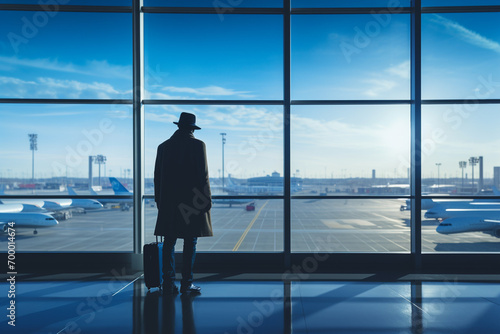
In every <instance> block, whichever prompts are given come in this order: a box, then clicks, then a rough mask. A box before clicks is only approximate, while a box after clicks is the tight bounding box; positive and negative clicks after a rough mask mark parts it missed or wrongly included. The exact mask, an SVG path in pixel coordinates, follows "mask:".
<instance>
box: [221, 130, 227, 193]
mask: <svg viewBox="0 0 500 334" xmlns="http://www.w3.org/2000/svg"><path fill="white" fill-rule="evenodd" d="M220 135H221V136H222V191H224V144H226V135H227V134H226V133H224V132H221V133H220Z"/></svg>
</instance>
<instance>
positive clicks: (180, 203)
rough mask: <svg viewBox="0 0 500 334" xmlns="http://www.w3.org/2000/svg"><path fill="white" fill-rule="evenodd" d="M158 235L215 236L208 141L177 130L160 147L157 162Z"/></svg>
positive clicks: (178, 236) (155, 183) (182, 236)
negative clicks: (206, 143)
mask: <svg viewBox="0 0 500 334" xmlns="http://www.w3.org/2000/svg"><path fill="white" fill-rule="evenodd" d="M154 185H155V201H156V205H157V207H158V218H157V220H156V228H155V232H154V234H155V235H163V236H175V237H177V238H185V237H208V236H212V235H213V233H212V221H211V218H210V208H211V207H212V195H211V192H210V183H209V180H208V166H207V154H206V148H205V143H203V142H202V141H201V140H198V139H196V138H194V136H193V134H192V133H190V132H187V131H182V130H177V131H176V132H175V133H174V134H173V135H172V137H170V139H168V140H166V141H164V142H163V143H162V144H160V146H158V151H157V155H156V164H155V175H154Z"/></svg>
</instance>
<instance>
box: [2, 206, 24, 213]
mask: <svg viewBox="0 0 500 334" xmlns="http://www.w3.org/2000/svg"><path fill="white" fill-rule="evenodd" d="M23 208H24V207H23V205H22V204H0V213H14V212H21V211H23Z"/></svg>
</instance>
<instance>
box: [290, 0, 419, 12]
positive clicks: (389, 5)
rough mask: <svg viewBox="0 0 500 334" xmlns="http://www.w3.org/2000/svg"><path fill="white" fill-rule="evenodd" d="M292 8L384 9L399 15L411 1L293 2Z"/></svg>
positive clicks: (329, 0)
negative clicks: (402, 8)
mask: <svg viewBox="0 0 500 334" xmlns="http://www.w3.org/2000/svg"><path fill="white" fill-rule="evenodd" d="M291 3H292V8H304V7H305V8H317V7H319V8H343V7H347V8H355V7H384V10H386V11H388V12H389V13H397V12H398V11H400V10H401V7H409V6H410V1H409V0H396V1H388V0H356V1H352V0H350V1H342V0H340V1H339V0H291Z"/></svg>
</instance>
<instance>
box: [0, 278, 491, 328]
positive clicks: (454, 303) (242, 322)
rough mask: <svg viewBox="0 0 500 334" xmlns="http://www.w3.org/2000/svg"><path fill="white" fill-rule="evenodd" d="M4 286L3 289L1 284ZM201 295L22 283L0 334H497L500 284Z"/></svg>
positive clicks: (277, 287) (255, 289)
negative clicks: (12, 319) (11, 319)
mask: <svg viewBox="0 0 500 334" xmlns="http://www.w3.org/2000/svg"><path fill="white" fill-rule="evenodd" d="M3 282H5V280H3ZM198 284H199V285H200V286H201V287H202V294H201V295H199V296H183V295H175V296H173V297H172V296H170V297H169V296H164V295H162V294H161V293H160V292H159V291H155V290H151V291H150V292H148V291H147V289H146V288H145V286H144V282H143V281H142V278H141V277H136V278H130V279H118V278H108V279H99V280H87V279H86V280H81V279H72V280H50V279H48V278H47V277H46V278H45V279H44V280H41V281H40V280H37V279H31V280H21V279H19V280H18V282H17V285H16V296H15V302H16V304H15V305H16V320H15V324H16V326H15V327H12V326H10V325H8V321H9V319H8V317H6V315H7V314H8V310H7V309H6V305H7V303H8V302H9V299H8V297H7V290H8V285H7V284H6V283H1V284H0V291H4V292H3V293H2V295H1V296H0V298H1V301H2V302H1V304H2V310H3V311H2V312H3V313H4V314H3V315H2V316H1V318H0V333H52V334H55V333H59V334H62V333H66V334H69V333H198V334H210V333H217V334H255V333H266V334H267V333H272V334H274V333H349V334H351V333H398V334H403V333H412V334H415V333H441V334H442V333H450V334H451V333H454V334H456V333H474V334H475V333H478V334H488V333H492V334H493V333H495V334H498V333H500V321H499V319H500V283H494V282H492V283H486V282H484V283H468V282H456V281H454V280H448V281H440V282H436V281H425V282H420V281H416V282H415V281H412V282H410V281H408V282H404V281H400V282H367V281H292V282H282V281H279V280H276V281H271V280H269V281H265V280H264V281H262V280H258V281H256V280H252V281H250V280H247V281H241V280H239V281H236V280H206V281H204V280H199V281H198Z"/></svg>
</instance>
